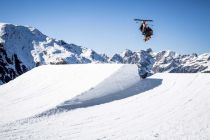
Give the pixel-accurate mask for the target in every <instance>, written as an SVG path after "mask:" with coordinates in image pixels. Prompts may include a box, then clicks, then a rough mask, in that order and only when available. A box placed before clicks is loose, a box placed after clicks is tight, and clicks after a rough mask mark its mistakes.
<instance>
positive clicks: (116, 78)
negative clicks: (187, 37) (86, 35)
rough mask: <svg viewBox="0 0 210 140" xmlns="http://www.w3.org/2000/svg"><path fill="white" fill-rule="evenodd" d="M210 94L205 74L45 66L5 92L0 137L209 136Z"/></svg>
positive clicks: (209, 81)
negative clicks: (145, 74) (143, 75)
mask: <svg viewBox="0 0 210 140" xmlns="http://www.w3.org/2000/svg"><path fill="white" fill-rule="evenodd" d="M46 71H49V72H48V73H46V74H44V72H46ZM45 75H46V76H45ZM30 77H32V79H33V80H32V79H31V78H30ZM27 78H28V79H27ZM26 81H27V83H25V86H24V87H21V86H20V85H22V84H23V83H24V82H26ZM35 91H36V92H35ZM209 91H210V74H206V73H194V74H174V73H158V74H155V75H153V76H151V77H149V78H147V79H144V80H140V78H139V76H138V70H137V67H136V66H135V65H115V64H113V65H112V64H104V65H102V64H100V65H96V64H91V65H89V64H88V65H65V66H41V67H38V68H35V69H33V70H32V71H29V72H27V73H26V74H23V75H22V76H20V77H18V78H16V79H15V80H13V81H11V82H9V83H7V84H5V85H3V86H1V87H0V107H1V108H0V112H1V114H0V120H1V121H0V139H71V140H72V139H81V140H84V139H85V140H96V139H119V140H123V139H129V140H130V139H132V140H133V139H137V140H139V139H149V140H151V139H175V140H177V139H190V140H191V139H194V140H197V139H210V94H209ZM14 93H16V94H14ZM110 95H111V96H110ZM50 110H54V112H53V113H55V114H53V115H52V114H47V113H49V112H51V111H50ZM55 110H58V113H56V111H55ZM60 110H62V111H63V110H64V112H59V111H60ZM20 112H21V113H20ZM28 117H29V118H28ZM16 120H19V121H16Z"/></svg>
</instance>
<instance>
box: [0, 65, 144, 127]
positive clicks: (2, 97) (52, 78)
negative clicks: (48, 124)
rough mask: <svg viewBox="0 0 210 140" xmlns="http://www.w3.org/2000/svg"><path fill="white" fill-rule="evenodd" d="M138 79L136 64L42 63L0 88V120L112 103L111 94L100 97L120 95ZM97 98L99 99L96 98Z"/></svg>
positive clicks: (6, 120)
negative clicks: (43, 64) (42, 64)
mask: <svg viewBox="0 0 210 140" xmlns="http://www.w3.org/2000/svg"><path fill="white" fill-rule="evenodd" d="M139 81H140V78H139V76H138V68H137V66H136V65H122V64H87V65H86V64H85V65H84V64H79V65H45V66H40V67H37V68H35V69H33V70H31V71H29V72H27V73H25V74H23V75H21V76H20V77H18V78H16V79H15V80H13V81H11V82H9V83H8V84H5V85H3V86H1V87H0V112H1V115H0V123H5V122H8V121H15V120H20V119H23V118H27V117H31V116H34V115H35V116H36V115H38V114H41V113H42V114H43V112H46V111H48V110H54V111H56V112H57V111H58V109H61V108H62V109H64V108H65V110H66V109H71V108H76V107H85V106H90V105H96V104H100V103H105V102H109V101H111V99H110V97H109V99H108V100H107V99H106V100H105V98H104V99H100V98H101V97H106V98H107V97H108V94H112V95H114V94H116V93H117V94H118V93H119V92H120V91H122V90H125V89H128V88H129V87H132V86H133V85H135V84H136V83H138V82H139ZM100 83H102V84H100ZM88 91H90V92H88ZM114 96H115V95H114ZM116 96H118V95H116ZM124 96H126V95H124ZM72 98H73V100H71V99H72ZM95 98H97V100H93V99H95ZM86 100H87V101H88V102H85V101H86ZM76 101H77V102H76ZM90 101H92V103H91V102H90ZM78 105H79V106H78ZM56 106H58V108H55V107H56ZM71 106H72V107H71Z"/></svg>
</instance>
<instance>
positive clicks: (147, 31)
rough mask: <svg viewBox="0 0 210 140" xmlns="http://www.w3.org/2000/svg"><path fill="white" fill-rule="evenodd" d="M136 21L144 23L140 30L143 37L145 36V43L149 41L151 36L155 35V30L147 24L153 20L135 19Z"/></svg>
mask: <svg viewBox="0 0 210 140" xmlns="http://www.w3.org/2000/svg"><path fill="white" fill-rule="evenodd" d="M134 20H135V21H137V22H138V21H142V23H141V25H140V28H139V30H140V31H141V32H142V35H144V41H145V42H146V41H148V40H149V39H150V38H151V36H152V35H153V30H152V29H151V28H150V27H149V26H148V24H147V22H148V21H150V22H151V21H152V20H143V19H134Z"/></svg>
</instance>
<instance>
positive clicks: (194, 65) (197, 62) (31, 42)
mask: <svg viewBox="0 0 210 140" xmlns="http://www.w3.org/2000/svg"><path fill="white" fill-rule="evenodd" d="M87 63H123V64H137V65H138V67H139V74H140V76H142V77H146V76H148V75H151V74H153V73H156V72H173V73H195V72H210V53H206V54H202V55H199V56H198V55H197V54H192V55H178V54H176V53H175V52H173V51H162V52H158V53H155V52H153V51H152V50H151V49H148V50H146V51H144V50H141V51H138V52H132V51H131V50H125V51H124V52H122V53H121V54H115V55H113V56H112V57H108V56H107V55H105V54H99V53H97V52H95V51H94V50H91V49H88V48H84V47H81V46H77V45H74V44H68V43H66V42H65V41H63V40H56V39H53V38H50V37H48V36H46V35H44V34H42V33H41V32H40V31H39V30H37V29H35V28H32V27H25V26H17V25H12V24H3V23H1V24H0V85H1V84H3V83H7V82H9V81H10V80H12V79H14V78H16V77H17V76H19V75H21V74H23V73H24V72H26V71H28V70H30V69H32V68H34V67H36V66H40V65H45V64H87Z"/></svg>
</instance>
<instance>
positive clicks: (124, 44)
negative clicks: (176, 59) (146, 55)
mask: <svg viewBox="0 0 210 140" xmlns="http://www.w3.org/2000/svg"><path fill="white" fill-rule="evenodd" d="M0 3H1V12H0V22H7V23H13V24H19V25H28V26H33V27H36V28H38V29H39V30H40V31H41V32H43V33H44V34H46V35H48V36H50V37H53V38H56V39H63V40H65V41H66V42H68V43H74V44H77V45H80V46H83V47H87V48H91V49H94V50H96V51H97V52H99V53H106V54H108V55H112V54H113V53H116V52H117V53H119V52H122V51H123V50H124V49H131V50H134V51H137V50H141V49H147V48H152V49H153V50H154V51H161V50H173V51H176V52H178V53H180V54H190V53H193V52H196V53H199V54H200V53H204V52H210V27H209V26H210V0H0ZM134 18H149V19H153V20H154V22H153V23H152V25H151V27H152V28H153V29H154V36H153V38H152V39H151V40H150V41H148V42H146V43H145V42H144V41H143V36H142V35H141V33H140V32H139V30H138V28H139V24H137V23H136V22H134V21H133V19H134Z"/></svg>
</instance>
